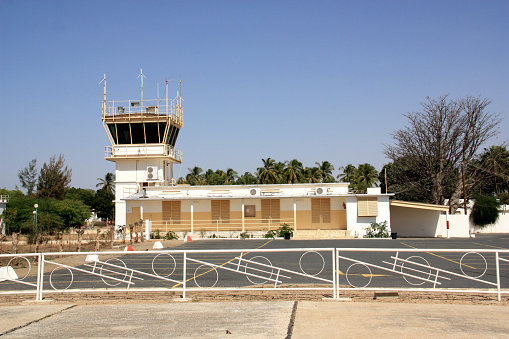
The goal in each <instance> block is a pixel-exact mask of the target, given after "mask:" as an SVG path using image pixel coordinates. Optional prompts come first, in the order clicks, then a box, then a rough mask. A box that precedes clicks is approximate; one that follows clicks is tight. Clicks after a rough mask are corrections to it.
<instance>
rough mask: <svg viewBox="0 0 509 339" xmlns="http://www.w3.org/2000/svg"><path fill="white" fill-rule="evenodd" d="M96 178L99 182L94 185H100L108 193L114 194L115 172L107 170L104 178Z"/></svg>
mask: <svg viewBox="0 0 509 339" xmlns="http://www.w3.org/2000/svg"><path fill="white" fill-rule="evenodd" d="M97 180H99V183H98V184H97V185H95V187H100V188H101V189H103V190H106V191H107V192H108V193H111V194H115V174H113V173H110V172H108V173H106V175H105V176H104V178H97Z"/></svg>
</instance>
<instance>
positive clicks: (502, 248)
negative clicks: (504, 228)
mask: <svg viewBox="0 0 509 339" xmlns="http://www.w3.org/2000/svg"><path fill="white" fill-rule="evenodd" d="M472 244H476V245H481V246H488V247H493V248H498V249H501V250H509V248H504V247H497V246H491V245H486V244H479V243H476V242H473V243H472Z"/></svg>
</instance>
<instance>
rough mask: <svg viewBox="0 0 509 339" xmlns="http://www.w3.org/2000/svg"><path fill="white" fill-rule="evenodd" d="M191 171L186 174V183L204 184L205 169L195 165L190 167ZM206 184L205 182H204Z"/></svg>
mask: <svg viewBox="0 0 509 339" xmlns="http://www.w3.org/2000/svg"><path fill="white" fill-rule="evenodd" d="M188 170H189V173H188V174H187V175H186V183H187V184H189V185H193V186H194V185H202V182H203V181H204V178H203V175H202V173H203V170H202V169H201V167H198V166H194V167H193V168H188ZM203 184H204V183H203Z"/></svg>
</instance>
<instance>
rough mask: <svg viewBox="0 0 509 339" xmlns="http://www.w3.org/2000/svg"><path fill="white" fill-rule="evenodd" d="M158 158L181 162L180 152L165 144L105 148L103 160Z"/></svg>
mask: <svg viewBox="0 0 509 339" xmlns="http://www.w3.org/2000/svg"><path fill="white" fill-rule="evenodd" d="M134 156H135V157H138V156H144V157H160V156H170V157H172V158H173V159H175V160H177V161H182V150H179V149H177V148H175V147H173V146H170V145H165V144H154V145H148V144H134V145H132V144H128V145H118V144H117V145H115V146H105V150H104V157H105V158H130V157H134Z"/></svg>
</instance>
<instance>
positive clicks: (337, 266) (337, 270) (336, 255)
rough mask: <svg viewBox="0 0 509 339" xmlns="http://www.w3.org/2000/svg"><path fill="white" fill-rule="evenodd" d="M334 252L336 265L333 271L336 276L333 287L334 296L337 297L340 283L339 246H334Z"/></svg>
mask: <svg viewBox="0 0 509 339" xmlns="http://www.w3.org/2000/svg"><path fill="white" fill-rule="evenodd" d="M334 253H335V258H334V262H335V263H336V265H335V269H336V271H335V272H334V274H335V276H336V288H335V291H336V297H337V298H339V285H340V281H339V248H336V250H335V251H334Z"/></svg>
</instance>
